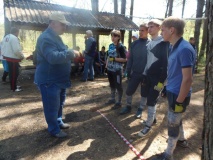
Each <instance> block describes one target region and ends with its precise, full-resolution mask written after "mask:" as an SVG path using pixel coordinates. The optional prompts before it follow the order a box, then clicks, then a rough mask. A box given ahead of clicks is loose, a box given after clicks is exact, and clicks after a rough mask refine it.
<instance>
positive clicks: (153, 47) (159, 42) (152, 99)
mask: <svg viewBox="0 0 213 160" xmlns="http://www.w3.org/2000/svg"><path fill="white" fill-rule="evenodd" d="M161 23H162V21H160V20H158V19H152V20H151V21H149V22H148V32H149V34H150V35H151V41H150V42H149V44H148V45H147V51H148V54H147V63H146V67H145V69H144V72H143V75H144V76H145V82H144V84H143V85H142V91H141V92H142V98H141V105H140V107H139V108H138V112H137V115H136V117H138V118H140V117H141V115H142V112H143V110H144V109H145V106H146V105H147V106H148V113H147V120H146V121H144V123H145V127H144V128H143V129H142V130H141V131H140V132H139V133H138V135H139V136H140V137H145V136H147V135H148V133H150V130H151V127H152V125H153V123H156V103H157V100H158V97H159V93H160V91H161V90H162V89H163V86H164V82H165V80H166V77H167V57H168V50H169V43H168V42H165V41H164V39H163V37H162V36H161V35H159V31H160V27H161Z"/></svg>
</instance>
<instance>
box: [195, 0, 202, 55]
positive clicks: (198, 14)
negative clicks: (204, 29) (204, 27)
mask: <svg viewBox="0 0 213 160" xmlns="http://www.w3.org/2000/svg"><path fill="white" fill-rule="evenodd" d="M203 7H204V0H197V12H196V18H201V17H202V16H203ZM201 24H202V20H201V19H197V20H196V21H195V31H194V38H195V46H196V48H197V52H198V53H199V37H200V28H201Z"/></svg>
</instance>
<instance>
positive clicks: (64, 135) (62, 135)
mask: <svg viewBox="0 0 213 160" xmlns="http://www.w3.org/2000/svg"><path fill="white" fill-rule="evenodd" d="M53 137H56V138H65V137H67V134H66V133H64V132H63V131H60V132H59V133H57V134H55V135H53Z"/></svg>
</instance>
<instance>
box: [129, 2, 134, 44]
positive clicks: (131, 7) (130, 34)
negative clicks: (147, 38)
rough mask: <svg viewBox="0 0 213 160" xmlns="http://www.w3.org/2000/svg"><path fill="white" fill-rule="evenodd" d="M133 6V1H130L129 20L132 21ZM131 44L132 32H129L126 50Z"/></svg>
mask: <svg viewBox="0 0 213 160" xmlns="http://www.w3.org/2000/svg"><path fill="white" fill-rule="evenodd" d="M133 6H134V0H131V6H130V19H131V20H132V19H133V17H132V16H133ZM131 43H132V31H129V38H128V48H129V46H130V44H131Z"/></svg>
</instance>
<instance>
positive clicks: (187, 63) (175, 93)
mask: <svg viewBox="0 0 213 160" xmlns="http://www.w3.org/2000/svg"><path fill="white" fill-rule="evenodd" d="M184 27H185V23H184V21H183V20H181V19H179V18H174V17H168V18H166V19H165V20H164V21H163V23H162V29H161V30H162V36H163V38H164V40H165V41H169V42H170V43H171V45H172V49H171V52H170V54H169V59H168V75H167V86H166V89H167V93H166V95H167V99H168V105H169V106H168V136H169V138H168V144H167V148H166V150H165V151H164V152H163V153H161V154H159V155H157V156H156V157H155V158H154V160H172V159H173V151H174V149H175V147H176V145H180V146H182V147H188V146H187V145H188V143H187V141H186V139H185V137H184V131H183V125H182V114H183V113H184V112H185V110H186V107H187V106H188V105H189V102H190V96H191V84H192V79H193V71H194V65H195V57H196V55H195V50H194V49H193V47H192V46H191V45H190V43H189V42H187V41H185V40H184V39H183V37H182V35H183V32H184Z"/></svg>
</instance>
